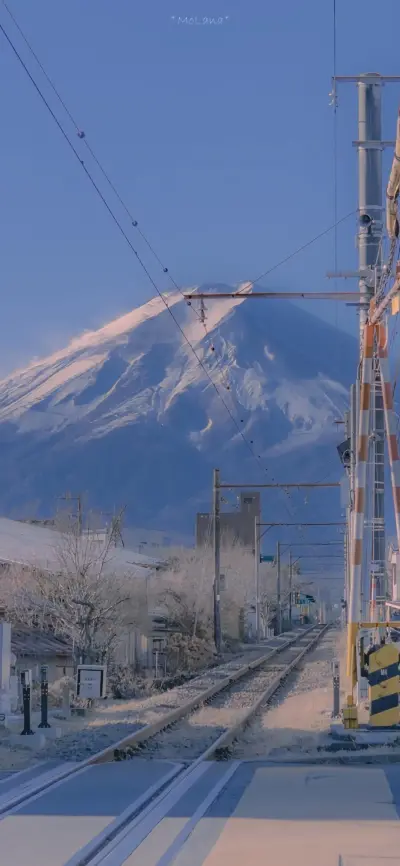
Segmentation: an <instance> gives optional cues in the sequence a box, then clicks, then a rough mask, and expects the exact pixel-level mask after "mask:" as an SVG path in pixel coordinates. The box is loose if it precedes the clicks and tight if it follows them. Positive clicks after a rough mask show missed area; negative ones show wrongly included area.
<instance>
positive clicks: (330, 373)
mask: <svg viewBox="0 0 400 866" xmlns="http://www.w3.org/2000/svg"><path fill="white" fill-rule="evenodd" d="M202 288H203V289H205V290H206V289H207V288H208V287H202ZM218 290H226V291H230V288H229V287H227V286H225V287H218ZM247 291H248V290H247V289H245V290H244V295H243V299H239V300H238V299H235V300H233V299H230V300H222V301H209V302H207V305H206V307H207V311H206V322H205V325H204V324H203V323H202V321H201V319H200V316H199V304H198V303H197V302H193V304H192V305H188V304H187V303H186V302H185V301H184V300H183V299H182V296H181V295H180V294H179V293H178V292H176V293H172V294H169V295H168V296H164V300H162V299H161V298H159V297H157V298H154V299H153V300H151V301H149V302H148V303H147V304H144V305H143V306H141V307H139V308H137V309H135V310H133V311H132V312H130V313H127V314H126V315H124V316H122V317H121V318H118V319H116V320H115V321H113V322H111V323H110V324H108V325H106V326H105V327H103V328H101V329H100V330H98V331H93V332H87V333H84V334H83V335H82V336H80V337H78V338H77V339H75V340H73V341H72V342H71V343H70V344H69V345H68V346H67V347H66V348H65V349H63V350H61V351H59V352H57V353H55V354H53V355H51V356H50V357H48V358H45V359H44V360H41V361H35V362H33V363H32V364H31V365H30V366H29V367H27V368H26V369H24V370H19V371H17V372H15V373H14V374H12V375H11V376H9V377H7V378H6V379H4V380H3V381H2V382H0V446H1V447H0V478H1V479H2V484H1V485H0V509H1V511H2V512H3V513H7V514H12V515H14V516H16V515H20V516H26V514H27V512H29V516H30V514H31V513H32V511H35V513H36V514H37V513H47V514H48V513H49V512H53V511H54V509H55V505H56V499H57V497H59V496H60V495H62V494H63V493H65V491H66V490H73V491H75V492H78V491H79V492H80V491H83V492H87V497H88V501H89V502H90V503H91V504H93V505H95V506H96V507H98V508H101V509H103V510H104V511H109V510H111V509H112V508H113V507H114V506H119V505H122V504H126V505H127V515H128V521H129V523H131V524H137V525H141V526H146V525H147V526H153V527H155V528H156V527H161V525H163V527H164V526H165V527H166V528H177V527H179V528H185V529H190V528H191V527H192V526H193V520H194V513H195V512H196V511H197V510H202V509H203V510H204V509H205V508H208V505H209V500H210V487H211V472H212V467H214V466H219V467H220V468H221V471H222V473H223V476H224V478H225V479H226V480H228V481H232V483H233V482H235V481H245V482H247V483H249V482H251V481H253V482H257V481H260V480H261V481H265V482H267V481H271V482H272V480H273V479H275V480H278V481H280V480H283V481H293V480H298V481H301V480H306V481H309V480H318V479H322V477H325V476H327V475H332V478H331V480H337V479H338V478H339V477H340V474H341V472H340V464H339V461H338V458H337V455H336V448H335V445H336V443H337V442H338V441H339V439H340V435H339V437H338V433H337V428H336V427H335V425H334V421H335V420H336V419H337V418H338V417H341V415H342V413H343V411H344V409H345V408H346V406H347V403H348V387H349V384H350V380H351V377H352V374H353V375H354V370H355V365H356V341H355V340H353V339H352V338H351V337H349V336H347V335H346V334H343V333H340V335H339V334H338V332H337V331H336V330H335V329H334V328H333V327H331V326H330V325H328V324H326V323H325V322H323V321H322V320H320V319H317V318H315V317H314V316H311V315H310V314H309V313H307V312H305V311H304V310H303V309H300V308H299V307H296V306H293V305H291V304H289V303H287V302H286V301H258V300H246V292H247ZM166 304H167V306H168V308H169V309H167V307H166ZM171 313H172V314H173V316H174V317H175V318H176V320H177V321H178V322H179V325H180V328H181V329H182V330H180V329H179V327H177V325H176V323H175V322H174V321H173V318H172V315H171ZM182 332H183V333H184V334H185V337H184V336H183V333H182ZM185 338H186V339H185ZM187 341H189V342H190V344H191V346H192V347H193V349H194V350H195V353H196V355H197V357H196V355H195V354H194V352H193V350H192V348H191V346H189V343H188V342H187ZM200 362H201V363H200ZM206 371H207V372H208V374H209V376H210V377H211V379H212V382H213V383H214V384H215V386H216V388H217V389H218V392H219V394H218V393H217V390H216V388H215V387H214V385H213V384H212V383H211V382H210V378H209V377H208V375H207V372H206ZM219 395H221V396H222V399H221V396H219ZM224 403H225V404H226V406H224ZM228 410H229V411H228ZM231 415H232V416H233V418H234V419H235V421H236V424H235V423H234V422H233V421H232V418H231ZM244 440H246V441H244ZM251 449H253V450H254V453H255V454H256V457H257V458H258V457H259V458H260V459H259V462H257V459H255V458H254V457H253V456H252V454H251ZM274 496H275V494H274ZM303 498H304V497H303ZM271 502H272V501H271ZM272 507H273V509H275V508H278V510H279V508H280V507H281V506H279V505H277V504H276V502H275V501H274V504H273V505H272ZM336 508H337V503H336ZM22 512H23V514H22ZM296 519H297V518H296ZM313 519H315V516H314V518H313Z"/></svg>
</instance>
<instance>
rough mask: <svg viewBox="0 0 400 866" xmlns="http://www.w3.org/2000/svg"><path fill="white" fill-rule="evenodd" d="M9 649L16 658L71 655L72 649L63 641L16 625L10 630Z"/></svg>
mask: <svg viewBox="0 0 400 866" xmlns="http://www.w3.org/2000/svg"><path fill="white" fill-rule="evenodd" d="M11 649H12V652H13V653H15V655H16V656H17V658H20V657H21V656H63V657H69V656H71V655H72V647H71V646H70V645H69V644H68V643H67V642H66V641H64V640H62V639H61V638H58V637H54V635H52V634H49V633H48V632H43V631H40V629H37V628H28V627H27V626H23V625H17V626H15V627H14V626H12V628H11Z"/></svg>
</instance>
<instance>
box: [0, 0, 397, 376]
mask: <svg viewBox="0 0 400 866" xmlns="http://www.w3.org/2000/svg"><path fill="white" fill-rule="evenodd" d="M7 2H8V5H9V6H10V8H11V10H12V11H13V13H14V14H15V16H16V18H17V19H18V21H19V23H20V25H21V26H22V28H23V30H24V32H25V34H26V36H27V37H28V39H29V40H30V41H31V43H32V45H33V47H34V48H35V50H36V51H37V53H38V55H39V57H40V59H41V61H42V63H43V65H44V66H45V68H46V70H47V72H48V73H49V75H50V77H51V78H52V79H53V80H54V83H55V84H56V85H57V87H58V89H59V91H60V92H61V94H62V96H63V98H64V99H65V101H66V103H67V105H68V107H69V109H70V111H71V112H72V113H73V114H74V116H75V117H76V119H77V121H78V124H79V125H80V127H81V128H82V129H84V130H85V133H86V136H87V140H88V141H89V143H90V145H91V146H92V147H93V149H94V151H95V152H96V154H97V156H98V158H99V159H100V160H101V161H102V163H103V164H104V166H105V168H106V169H107V171H108V172H109V174H110V176H111V177H112V179H113V182H114V183H115V185H116V186H117V187H118V189H119V190H120V191H121V194H122V195H123V197H124V199H125V201H126V203H127V204H128V205H129V207H130V209H131V210H132V212H133V214H134V216H135V218H136V219H138V220H139V223H140V226H141V227H142V229H143V231H144V232H145V233H146V234H147V235H148V237H149V239H150V240H151V242H152V244H153V246H154V247H155V248H156V250H157V252H158V254H159V255H160V257H161V258H162V260H163V261H164V262H165V263H166V264H167V265H168V267H169V268H170V271H171V273H172V274H173V276H174V279H175V280H176V281H177V282H178V283H181V284H183V285H193V284H195V283H199V282H204V281H215V282H217V281H223V282H232V283H237V282H239V281H241V280H244V279H249V278H252V277H254V276H256V275H257V274H258V273H260V272H262V271H265V270H266V269H267V268H268V267H271V266H272V265H273V264H274V263H275V262H277V261H279V260H280V259H281V258H283V257H284V256H286V255H288V254H289V253H290V252H291V251H292V250H294V249H295V248H296V247H298V246H300V245H301V244H302V243H305V242H307V241H308V240H309V239H310V238H312V237H313V236H314V235H316V234H318V233H319V232H320V231H322V230H323V229H324V228H325V227H327V226H329V225H330V224H331V223H332V222H333V112H332V109H331V108H330V107H329V97H328V93H329V91H330V85H331V75H332V70H333V59H332V6H333V3H332V2H331V0H304V2H301V3H300V2H297V0H296V2H295V0H286V2H285V3H277V2H275V0H274V2H272V0H68V2H67V0H7ZM397 11H398V5H397V4H396V3H395V2H394V0H386V2H385V4H383V6H382V11H381V12H378V7H377V5H376V3H373V2H372V0H351V3H349V2H347V0H337V72H338V73H339V74H354V73H357V72H366V71H379V72H382V73H385V74H397V73H399V72H400V65H399V63H398V62H397V63H396V58H397V57H398V38H397V31H396V28H395V27H393V26H392V25H393V22H394V21H396V20H397V17H398V15H397ZM185 16H197V17H198V19H199V20H201V19H202V18H203V17H214V18H216V19H218V18H222V19H223V22H222V23H221V24H205V25H196V26H192V25H188V24H184V23H179V18H184V17H185ZM0 21H1V22H2V24H3V25H4V26H5V27H6V28H7V32H8V33H9V35H10V36H11V37H12V39H13V40H14V42H15V45H16V46H17V47H18V49H19V50H20V51H21V54H22V56H23V57H24V59H25V60H26V61H27V63H28V65H29V68H30V69H31V70H32V71H33V72H34V75H35V77H36V80H37V81H38V83H40V85H41V86H42V87H43V90H44V92H45V93H46V95H47V96H48V98H49V101H50V102H51V105H52V106H53V107H54V108H55V110H56V111H57V114H58V116H59V117H60V119H62V121H63V122H64V121H65V116H64V114H63V112H62V110H61V109H60V107H59V105H58V103H57V102H56V101H55V99H54V97H53V96H52V94H51V92H50V91H49V89H48V87H47V85H46V83H45V81H44V80H43V78H42V77H41V74H40V71H39V70H38V69H37V67H36V66H35V64H34V62H33V61H32V59H31V57H30V56H29V54H28V52H27V50H26V48H25V46H24V45H23V43H22V41H21V38H20V37H19V35H18V33H17V32H16V30H15V28H14V26H13V24H12V22H11V21H10V19H9V17H8V15H7V12H6V10H5V9H4V7H3V6H2V5H1V3H0ZM0 74H1V80H2V88H1V94H0V101H1V117H2V135H1V155H2V159H1V166H2V170H1V195H0V213H1V231H0V259H1V266H2V289H3V305H2V316H1V324H0V328H1V330H0V371H1V372H3V373H4V372H5V371H8V370H10V369H12V368H13V367H14V366H16V365H19V364H23V363H25V362H26V361H28V360H29V359H30V358H31V357H33V356H36V355H42V354H44V353H47V352H49V351H52V350H54V349H56V348H57V347H60V346H61V345H63V344H64V342H65V341H66V340H67V339H68V338H69V337H70V336H72V335H74V334H76V333H77V332H80V331H82V330H84V329H86V328H92V327H97V326H100V325H101V324H103V323H104V322H106V321H107V320H109V319H111V318H114V317H116V316H117V315H119V314H120V313H123V312H125V311H126V310H128V309H130V308H132V307H134V306H136V305H138V304H139V303H141V302H143V301H145V300H147V299H148V298H150V297H151V296H152V294H154V290H153V288H152V286H151V285H150V284H149V283H148V281H147V279H146V277H145V276H144V274H143V273H142V271H141V269H140V267H139V266H138V264H137V262H136V261H135V258H134V256H132V254H131V253H130V251H129V249H128V248H127V246H126V245H125V243H124V241H123V240H122V238H121V237H120V235H119V233H118V231H117V230H116V229H115V227H114V225H113V223H112V221H111V220H110V217H109V215H108V214H107V213H106V211H105V209H104V207H103V206H102V205H101V203H100V202H99V200H98V198H97V196H96V195H95V193H94V191H93V189H92V188H91V186H90V184H89V183H88V181H87V179H86V178H85V175H84V172H83V171H82V169H81V168H80V167H79V165H78V164H77V162H76V161H75V160H74V158H73V156H72V155H71V152H70V151H69V149H68V147H67V145H66V143H65V141H64V140H63V138H62V136H61V134H60V133H59V131H58V129H57V128H56V126H55V124H54V122H53V121H52V120H51V118H50V116H49V115H48V113H47V112H46V110H45V108H44V107H43V105H42V104H41V102H40V99H39V98H38V96H37V94H36V93H35V91H34V89H33V87H32V85H31V84H30V82H29V80H28V79H27V77H26V75H25V74H24V72H23V71H22V70H21V68H20V67H19V65H18V63H17V61H16V59H15V57H14V56H13V54H12V52H11V50H10V48H9V46H8V45H7V43H6V42H5V40H4V37H2V35H1V34H0ZM399 95H400V88H399V87H397V86H396V85H388V86H387V87H386V88H385V91H384V137H386V138H392V137H393V136H394V132H395V123H396V112H397V104H398V102H399V101H400V100H399ZM356 108H357V94H356V87H355V85H342V86H341V89H340V91H339V109H338V114H337V131H338V149H339V171H338V213H339V216H342V215H344V214H346V213H348V212H350V211H352V210H353V209H355V208H356V205H357V168H356V151H355V149H354V148H353V147H352V146H351V141H352V139H354V138H356V137H357V125H356ZM66 129H67V130H68V132H69V133H70V134H71V137H72V139H73V141H74V144H75V145H76V146H77V147H80V142H79V139H78V138H77V137H76V134H75V132H74V129H73V127H72V126H71V125H70V123H69V121H68V120H67V121H66ZM83 155H85V158H86V154H85V150H83ZM390 161H391V154H386V155H385V168H387V169H388V168H389V164H390ZM87 164H88V166H89V165H90V162H89V161H88V162H87ZM96 176H98V175H96ZM384 176H385V178H386V172H385V173H384ZM102 188H103V183H102ZM104 189H105V190H106V188H105V187H104ZM106 192H107V195H108V191H107V190H106ZM110 202H112V203H113V206H114V205H115V206H116V210H117V211H118V212H119V214H120V215H121V216H122V218H124V215H123V213H122V212H121V211H120V210H118V205H117V204H116V203H115V200H113V199H112V197H110ZM127 225H128V224H127ZM128 229H129V226H128ZM355 232H356V220H355V217H352V218H350V219H349V220H348V221H347V222H346V223H344V224H343V225H342V226H341V228H340V230H339V232H338V249H339V266H340V267H341V268H346V269H347V268H354V267H355V266H356V250H355V244H354V236H355ZM132 239H133V240H134V242H135V244H136V246H137V249H138V251H139V252H141V253H143V255H144V258H145V261H146V264H148V265H149V267H150V268H151V272H152V275H153V277H154V279H155V280H156V282H157V285H158V286H159V288H160V289H161V290H163V291H165V290H167V289H168V288H169V287H170V284H169V282H168V280H167V279H166V277H165V275H163V274H162V273H161V271H160V269H159V267H158V265H157V264H156V263H155V262H154V261H153V260H152V259H151V258H150V257H149V256H148V254H147V252H146V248H145V247H144V245H143V243H142V242H141V240H140V238H138V237H137V236H135V234H134V233H133V234H132ZM332 268H333V234H331V235H330V236H328V237H327V238H325V239H324V240H322V241H319V242H318V243H316V244H315V245H313V247H311V248H310V249H309V250H308V251H307V252H306V253H303V254H301V255H299V256H298V257H296V258H295V259H293V260H292V261H291V262H290V264H288V265H286V266H284V267H282V268H280V269H278V270H277V271H276V272H275V273H274V274H271V277H270V278H268V279H267V280H266V281H265V282H264V284H265V285H266V286H267V287H268V288H271V289H275V288H277V289H282V290H285V289H286V290H288V289H293V290H303V289H304V290H305V289H310V290H312V289H323V288H329V287H332V288H333V286H331V284H330V283H328V282H327V281H326V279H325V272H326V270H331V269H332ZM352 285H354V284H351V285H350V284H348V283H346V284H343V286H340V287H341V288H345V287H346V288H350V287H351V286H352ZM318 310H319V311H320V312H321V308H320V307H318V305H317V302H315V303H314V305H313V311H314V312H318ZM322 314H323V315H326V316H329V317H330V318H331V320H332V321H334V322H335V323H337V324H338V325H339V327H341V328H346V329H350V330H353V331H354V333H356V329H357V325H356V318H355V313H354V311H353V310H349V309H347V308H343V307H342V306H340V307H339V305H332V307H330V308H329V310H322Z"/></svg>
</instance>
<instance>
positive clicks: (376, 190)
mask: <svg viewBox="0 0 400 866" xmlns="http://www.w3.org/2000/svg"><path fill="white" fill-rule="evenodd" d="M338 82H345V83H348V82H353V83H355V84H357V87H358V140H357V141H354V142H353V145H354V146H355V147H357V149H358V211H359V229H358V236H357V245H358V266H359V267H358V271H355V272H343V273H338V274H329V275H328V276H331V277H344V278H349V277H350V278H351V277H358V279H359V289H360V301H361V303H360V354H361V341H362V339H363V334H364V327H365V324H366V321H367V317H368V310H369V304H370V301H371V298H373V296H374V295H375V294H376V293H377V291H378V289H379V286H380V283H381V277H382V274H383V267H382V242H383V204H382V151H383V149H384V148H385V147H394V146H395V142H394V141H383V140H382V86H383V84H384V82H397V83H398V82H400V76H398V75H395V76H382V75H379V74H378V73H367V74H364V75H356V76H347V75H346V76H335V78H334V82H333V92H334V97H335V99H334V104H335V105H336V84H337V83H338ZM359 375H360V373H359V374H358V381H357V385H356V386H354V387H355V390H356V395H354V392H352V395H351V416H352V417H351V438H352V452H353V455H354V454H355V442H356V437H357V429H356V423H355V421H356V422H357V420H358V414H359V409H360V408H362V407H358V411H356V413H355V414H356V418H354V400H355V399H357V397H358V398H359V393H360V381H359ZM371 410H372V412H371V414H372V428H373V429H372V436H371V440H370V445H371V451H372V454H371V458H372V467H373V487H374V489H373V503H372V557H371V559H372V561H371V569H370V572H369V573H368V574H365V579H366V580H367V581H368V585H367V586H366V587H365V590H366V592H364V593H362V589H363V588H362V587H361V593H362V594H363V595H364V598H365V601H366V603H367V610H364V611H363V612H361V610H360V607H361V598H360V597H359V588H358V587H349V596H350V597H349V598H347V599H346V600H347V603H348V604H349V606H350V607H351V610H352V614H351V621H352V622H358V621H359V620H360V616H361V617H362V616H364V617H365V616H368V615H369V599H370V593H371V585H372V583H374V582H375V581H376V585H377V595H378V599H379V600H380V602H381V604H383V603H384V600H385V596H386V586H385V583H386V581H385V574H386V561H385V558H386V550H385V547H386V545H385V523H384V520H385V512H384V497H385V472H384V447H385V446H384V429H385V425H384V412H383V398H382V389H381V384H380V377H379V370H378V364H377V361H375V362H374V368H373V376H372V383H371ZM368 432H369V431H368ZM352 469H353V471H352V473H351V474H352V487H353V491H352V492H354V469H355V467H352ZM359 505H360V503H356V502H354V498H353V501H352V502H351V504H350V508H351V510H352V511H353V515H354V517H353V518H351V516H350V520H351V523H353V522H354V520H356V518H357V512H358V507H359ZM347 550H348V553H347V556H348V557H349V555H350V556H351V560H352V561H353V562H354V557H355V556H357V559H358V556H361V551H358V549H356V548H355V547H354V545H353V539H352V530H350V533H349V538H348V545H347ZM378 603H379V601H378Z"/></svg>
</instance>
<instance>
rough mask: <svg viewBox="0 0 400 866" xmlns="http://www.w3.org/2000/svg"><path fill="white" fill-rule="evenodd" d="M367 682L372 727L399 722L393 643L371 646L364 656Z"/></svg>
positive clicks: (398, 684) (399, 679)
mask: <svg viewBox="0 0 400 866" xmlns="http://www.w3.org/2000/svg"><path fill="white" fill-rule="evenodd" d="M366 664H367V670H368V673H367V676H368V684H369V701H370V709H369V723H370V725H371V726H372V727H385V728H388V727H393V726H395V725H398V724H399V721H400V718H399V688H400V677H399V650H398V648H397V646H396V644H394V643H387V644H382V645H381V646H375V647H372V648H371V649H370V650H369V651H368V653H367V657H366Z"/></svg>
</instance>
